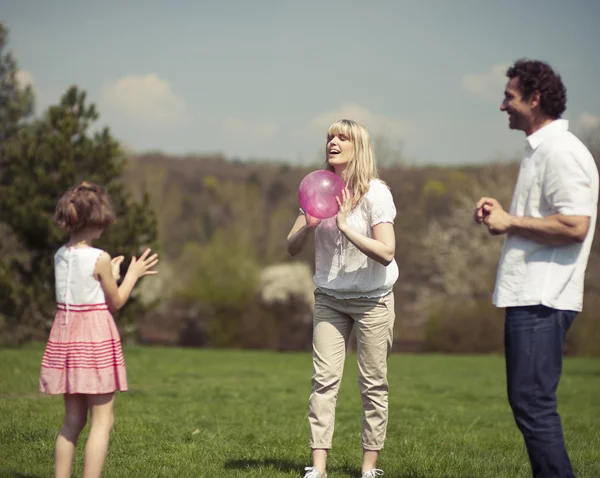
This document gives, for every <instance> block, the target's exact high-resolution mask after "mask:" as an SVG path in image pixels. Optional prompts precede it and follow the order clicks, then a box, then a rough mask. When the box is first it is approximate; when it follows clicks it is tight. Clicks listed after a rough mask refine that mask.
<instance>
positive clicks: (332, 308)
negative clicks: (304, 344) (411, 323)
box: [308, 290, 395, 450]
mask: <svg viewBox="0 0 600 478" xmlns="http://www.w3.org/2000/svg"><path fill="white" fill-rule="evenodd" d="M394 318H395V314H394V294H393V293H390V294H388V295H386V296H385V297H381V298H376V299H367V298H359V299H336V298H335V297H331V296H329V295H325V294H323V293H322V292H320V291H319V290H317V291H315V309H314V317H313V375H312V390H311V394H310V399H309V410H308V421H309V425H310V440H309V445H310V447H311V448H313V449H315V448H323V449H330V448H331V439H332V436H333V426H334V419H335V405H336V400H337V396H338V390H339V387H340V382H341V379H342V374H343V370H344V359H345V358H346V350H347V347H348V339H349V338H350V332H351V331H352V327H353V326H356V339H357V360H358V387H359V389H360V394H361V397H362V403H363V426H362V446H363V448H364V449H365V450H380V449H381V448H383V442H384V441H385V434H386V428H387V420H388V382H387V358H388V355H389V353H390V350H391V348H392V337H393V329H394Z"/></svg>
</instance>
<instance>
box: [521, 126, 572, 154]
mask: <svg viewBox="0 0 600 478" xmlns="http://www.w3.org/2000/svg"><path fill="white" fill-rule="evenodd" d="M568 130H569V121H568V120H565V119H557V120H554V121H552V122H551V123H548V124H547V125H546V126H543V127H542V128H540V129H538V130H537V131H536V132H535V133H533V134H530V135H529V136H527V145H528V146H529V147H530V148H531V149H536V148H537V147H538V146H539V145H540V144H542V142H543V141H544V140H545V139H547V138H549V137H551V136H552V135H553V134H554V133H555V132H556V131H568Z"/></svg>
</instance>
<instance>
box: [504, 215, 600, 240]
mask: <svg viewBox="0 0 600 478" xmlns="http://www.w3.org/2000/svg"><path fill="white" fill-rule="evenodd" d="M511 218H512V219H511V223H512V225H511V226H510V227H509V228H508V231H507V232H508V234H517V235H519V236H523V237H526V238H527V239H530V240H532V241H535V242H539V243H541V244H547V245H549V246H566V245H568V244H573V243H576V242H583V241H584V240H585V238H586V236H587V233H588V229H589V228H590V218H589V217H588V216H565V215H563V214H552V215H551V216H546V217H542V218H537V217H518V216H511Z"/></svg>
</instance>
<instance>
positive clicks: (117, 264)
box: [110, 256, 125, 281]
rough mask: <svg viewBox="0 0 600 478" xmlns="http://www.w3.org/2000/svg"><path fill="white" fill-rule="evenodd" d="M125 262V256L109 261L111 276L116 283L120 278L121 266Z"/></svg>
mask: <svg viewBox="0 0 600 478" xmlns="http://www.w3.org/2000/svg"><path fill="white" fill-rule="evenodd" d="M124 260H125V256H118V257H113V258H112V259H111V261H110V265H111V266H112V276H113V278H114V279H115V281H118V280H119V279H120V278H121V264H122V263H123V261H124Z"/></svg>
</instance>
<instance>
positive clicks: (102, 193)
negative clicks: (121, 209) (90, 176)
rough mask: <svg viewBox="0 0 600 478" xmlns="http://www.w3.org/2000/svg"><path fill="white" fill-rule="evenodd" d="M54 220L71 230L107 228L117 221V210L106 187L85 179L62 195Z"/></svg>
mask: <svg viewBox="0 0 600 478" xmlns="http://www.w3.org/2000/svg"><path fill="white" fill-rule="evenodd" d="M54 220H55V221H56V223H57V224H58V225H59V226H60V227H62V228H63V229H66V230H67V231H69V232H77V231H81V230H82V229H85V228H87V227H94V228H99V229H106V228H107V227H108V226H110V225H111V224H112V223H114V222H115V212H114V210H113V207H112V204H111V202H110V197H109V196H108V193H107V192H106V189H104V188H103V187H102V186H99V185H98V184H94V183H90V182H88V181H84V182H82V183H81V184H79V185H77V186H73V187H71V188H69V189H68V190H67V192H65V193H64V194H63V195H62V197H61V198H60V199H59V201H58V204H57V205H56V211H55V212H54Z"/></svg>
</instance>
